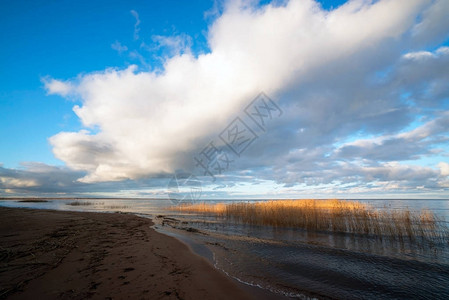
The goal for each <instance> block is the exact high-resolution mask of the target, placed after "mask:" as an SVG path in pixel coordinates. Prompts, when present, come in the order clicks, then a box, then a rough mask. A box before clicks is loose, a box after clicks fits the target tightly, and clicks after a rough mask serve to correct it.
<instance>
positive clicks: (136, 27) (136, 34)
mask: <svg viewBox="0 0 449 300" xmlns="http://www.w3.org/2000/svg"><path fill="white" fill-rule="evenodd" d="M131 14H132V15H133V17H134V18H135V19H136V23H135V24H134V40H138V39H139V32H140V19H139V14H138V13H137V11H135V10H131Z"/></svg>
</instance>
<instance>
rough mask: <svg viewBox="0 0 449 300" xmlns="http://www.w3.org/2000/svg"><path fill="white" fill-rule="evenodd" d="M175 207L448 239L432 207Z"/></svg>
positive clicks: (294, 203) (308, 203)
mask: <svg viewBox="0 0 449 300" xmlns="http://www.w3.org/2000/svg"><path fill="white" fill-rule="evenodd" d="M175 209H177V210H180V211H184V212H193V213H202V214H211V215H216V216H219V217H223V218H226V219H227V220H230V221H233V222H238V223H244V224H252V225H268V226H279V227H293V228H302V229H307V230H314V231H328V232H335V233H337V232H338V233H351V234H363V235H371V236H375V237H378V238H381V239H382V238H384V237H388V238H392V239H398V240H401V241H402V240H406V239H408V240H410V241H414V240H417V239H420V240H429V241H435V242H436V241H449V231H448V228H447V226H446V225H445V223H444V222H443V221H442V220H440V219H438V218H437V217H436V216H435V215H434V214H433V213H432V212H431V211H429V210H422V211H420V212H412V211H409V210H401V211H395V210H392V211H389V210H385V209H382V210H380V209H375V208H373V207H372V206H370V205H367V204H365V203H361V202H358V201H345V200H337V199H333V200H315V199H305V200H273V201H262V202H250V203H247V202H246V203H245V202H239V203H226V204H224V203H217V204H211V203H197V204H186V205H181V206H177V207H175Z"/></svg>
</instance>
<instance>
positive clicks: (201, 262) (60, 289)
mask: <svg viewBox="0 0 449 300" xmlns="http://www.w3.org/2000/svg"><path fill="white" fill-rule="evenodd" d="M152 224H153V223H152V222H151V220H149V219H144V218H139V217H136V216H133V215H128V214H106V213H80V212H63V211H47V210H29V209H16V208H3V207H0V299H3V298H7V299H85V298H92V299H251V297H250V295H249V293H248V292H247V291H246V290H244V289H242V287H241V286H240V285H238V284H237V283H236V282H234V281H233V280H232V279H230V278H228V277H226V276H225V275H224V274H222V273H220V272H219V271H217V270H215V269H214V268H213V266H211V265H210V264H209V263H208V262H207V261H206V260H205V259H204V258H202V257H199V256H197V255H195V254H193V253H192V252H191V251H190V250H189V248H188V247H187V246H186V245H184V244H183V243H181V242H180V241H178V240H176V239H174V238H171V237H168V236H165V235H163V234H160V233H158V232H156V231H155V230H153V229H152V228H150V226H151V225H152Z"/></svg>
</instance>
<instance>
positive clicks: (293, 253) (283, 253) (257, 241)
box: [0, 199, 449, 299]
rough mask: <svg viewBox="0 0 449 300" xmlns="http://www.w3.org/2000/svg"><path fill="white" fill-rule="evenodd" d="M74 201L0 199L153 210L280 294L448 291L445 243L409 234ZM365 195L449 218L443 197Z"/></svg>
mask: <svg viewBox="0 0 449 300" xmlns="http://www.w3.org/2000/svg"><path fill="white" fill-rule="evenodd" d="M73 201H75V200H51V201H50V202H46V203H23V202H16V201H11V200H8V201H0V206H9V207H29V208H44V209H57V210H76V211H104V212H109V211H121V212H131V213H136V214H139V215H143V216H147V217H151V218H153V219H154V220H155V221H156V225H155V227H156V228H157V230H159V231H161V232H164V233H167V234H170V235H173V236H176V237H178V238H180V239H181V240H183V241H184V242H186V243H187V244H189V245H190V246H191V247H192V249H193V250H194V251H195V252H197V253H199V254H200V255H203V256H205V257H206V258H208V259H209V260H210V261H211V262H213V263H214V264H215V266H216V267H217V268H218V269H221V270H222V271H223V272H225V273H227V274H228V275H229V276H231V277H234V278H236V279H237V280H240V281H242V282H244V283H246V284H249V285H254V286H259V287H261V288H264V289H268V290H271V291H273V292H275V293H278V294H279V295H288V296H292V297H299V298H314V297H315V298H319V299H320V298H336V299H385V298H388V299H404V298H405V299H408V298H419V299H449V250H448V245H447V244H441V245H416V244H413V243H410V242H408V241H404V242H402V243H400V242H397V241H388V240H382V241H379V240H378V239H374V238H367V237H361V236H353V235H345V234H329V233H311V232H307V231H305V230H298V229H289V228H271V227H265V226H249V225H239V224H229V223H227V222H226V221H224V220H220V219H217V218H213V217H205V216H200V215H196V214H185V213H179V212H175V211H169V210H167V207H169V206H170V205H171V203H170V202H169V201H168V200H141V199H92V200H84V199H83V200H77V201H80V202H89V203H92V204H91V205H83V206H70V205H68V203H70V202H73ZM367 202H369V203H370V204H371V205H373V206H375V207H378V208H385V209H403V208H408V209H410V210H420V209H422V208H428V209H430V210H432V211H433V212H434V213H435V214H436V215H438V216H439V217H441V218H445V219H446V220H448V219H449V200H425V202H424V201H422V200H421V201H418V200H369V201H367ZM158 215H164V216H165V218H163V217H159V218H158V217H157V216H158ZM167 218H173V219H175V220H173V219H167ZM176 220H178V221H176Z"/></svg>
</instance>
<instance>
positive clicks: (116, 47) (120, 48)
mask: <svg viewBox="0 0 449 300" xmlns="http://www.w3.org/2000/svg"><path fill="white" fill-rule="evenodd" d="M111 48H112V49H114V50H115V51H117V52H118V53H119V54H122V53H123V52H126V51H128V47H126V46H125V45H122V44H121V43H120V42H119V41H115V42H114V43H113V44H111Z"/></svg>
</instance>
